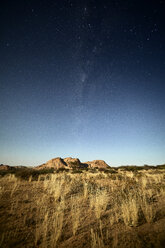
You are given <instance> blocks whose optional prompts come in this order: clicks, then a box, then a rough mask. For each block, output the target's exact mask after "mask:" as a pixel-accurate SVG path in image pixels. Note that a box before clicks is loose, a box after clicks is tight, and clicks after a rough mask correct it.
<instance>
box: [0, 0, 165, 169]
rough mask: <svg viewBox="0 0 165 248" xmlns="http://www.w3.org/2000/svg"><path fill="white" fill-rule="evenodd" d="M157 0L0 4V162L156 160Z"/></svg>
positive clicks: (159, 94)
mask: <svg viewBox="0 0 165 248" xmlns="http://www.w3.org/2000/svg"><path fill="white" fill-rule="evenodd" d="M164 15H165V2H164V1H158V0H155V1H151V0H150V1H149V0H148V1H147V0H146V1H144V0H143V1H140V0H137V1H136V0H128V1H123V0H121V1H120V0H113V1H112V0H107V1H104V0H100V1H97V0H95V1H94V0H88V1H85V0H84V1H81V0H77V1H72V0H70V1H69V0H68V1H65V0H54V1H49V0H47V1H46V0H45V1H44V0H38V1H37V0H36V1H35V0H33V1H30V0H24V1H22V0H21V1H17V0H15V1H9V0H4V1H1V5H0V92H1V96H0V163H4V164H10V165H20V164H21V165H38V164H41V163H43V162H46V161H47V160H49V159H51V158H54V157H68V156H72V157H78V158H79V159H80V160H81V161H88V160H93V159H103V160H105V161H106V162H107V163H108V164H109V165H114V166H117V165H127V164H130V165H131V164H136V165H143V164H155V165H156V164H162V163H164V162H165V31H164V30H165V28H164V27H165V17H164Z"/></svg>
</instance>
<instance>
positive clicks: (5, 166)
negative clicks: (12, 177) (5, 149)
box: [0, 164, 11, 170]
mask: <svg viewBox="0 0 165 248" xmlns="http://www.w3.org/2000/svg"><path fill="white" fill-rule="evenodd" d="M0 170H11V166H9V165H4V164H0Z"/></svg>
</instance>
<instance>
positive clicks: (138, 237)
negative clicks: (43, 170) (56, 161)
mask: <svg viewBox="0 0 165 248" xmlns="http://www.w3.org/2000/svg"><path fill="white" fill-rule="evenodd" d="M164 179H165V171H164V170H158V169H157V170H147V171H143V170H142V171H138V172H132V171H122V170H121V171H118V172H117V173H115V174H111V173H104V172H97V173H92V172H88V171H83V173H80V174H77V173H76V174H72V173H71V172H62V173H58V174H49V175H46V174H45V175H39V177H38V178H37V179H36V180H34V179H33V177H32V176H30V177H29V178H28V179H27V180H21V179H20V178H17V177H15V175H14V174H12V175H10V174H9V175H6V176H4V177H1V178H0V217H1V218H0V247H3V248H5V247H6V248H7V247H27V248H30V247H31V248H32V247H43V248H47V247H50V248H51V247H63V248H64V247H89V248H90V247H91V248H95V247H96V248H103V247H105V248H106V247H114V248H115V247H119V248H120V247H121V248H123V247H130V248H131V247H134V246H133V244H136V245H135V247H137V248H141V247H151V246H152V245H154V246H153V247H163V242H164V241H165V239H164V235H165V180H164ZM155 233H156V234H155ZM142 234H143V235H142ZM146 240H147V245H146Z"/></svg>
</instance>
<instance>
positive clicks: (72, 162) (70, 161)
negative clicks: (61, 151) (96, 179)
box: [64, 157, 81, 168]
mask: <svg viewBox="0 0 165 248" xmlns="http://www.w3.org/2000/svg"><path fill="white" fill-rule="evenodd" d="M64 162H65V163H66V164H67V166H68V167H69V168H79V167H81V162H80V160H79V159H78V158H71V157H69V158H64Z"/></svg>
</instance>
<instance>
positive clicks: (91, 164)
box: [85, 160, 109, 169]
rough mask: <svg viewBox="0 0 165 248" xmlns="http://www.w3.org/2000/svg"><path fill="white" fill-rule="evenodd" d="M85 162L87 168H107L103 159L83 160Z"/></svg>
mask: <svg viewBox="0 0 165 248" xmlns="http://www.w3.org/2000/svg"><path fill="white" fill-rule="evenodd" d="M85 164H87V165H88V168H104V169H107V168H109V165H108V164H106V163H105V161H104V160H93V161H88V162H85Z"/></svg>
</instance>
